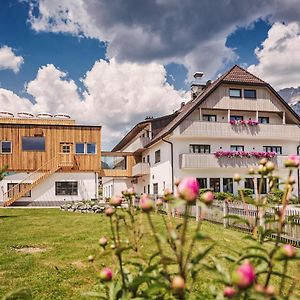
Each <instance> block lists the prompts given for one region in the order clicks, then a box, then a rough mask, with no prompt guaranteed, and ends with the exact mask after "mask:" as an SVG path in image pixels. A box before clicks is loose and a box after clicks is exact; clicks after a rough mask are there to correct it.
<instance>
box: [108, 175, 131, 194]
mask: <svg viewBox="0 0 300 300" xmlns="http://www.w3.org/2000/svg"><path fill="white" fill-rule="evenodd" d="M102 184H103V198H104V199H105V198H110V197H112V196H117V195H122V191H124V190H126V189H128V188H129V187H132V184H131V182H130V179H129V178H125V177H124V178H123V177H122V178H112V177H103V179H102Z"/></svg>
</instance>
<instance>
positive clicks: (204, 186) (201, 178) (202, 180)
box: [197, 177, 208, 189]
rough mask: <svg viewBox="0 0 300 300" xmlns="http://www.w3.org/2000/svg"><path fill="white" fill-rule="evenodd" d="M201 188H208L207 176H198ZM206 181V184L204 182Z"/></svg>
mask: <svg viewBox="0 0 300 300" xmlns="http://www.w3.org/2000/svg"><path fill="white" fill-rule="evenodd" d="M197 181H198V183H199V187H200V189H207V187H208V184H207V178H206V177H197ZM203 183H204V184H203Z"/></svg>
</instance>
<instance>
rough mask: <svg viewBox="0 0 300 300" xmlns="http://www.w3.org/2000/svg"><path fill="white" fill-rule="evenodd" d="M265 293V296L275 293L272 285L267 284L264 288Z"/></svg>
mask: <svg viewBox="0 0 300 300" xmlns="http://www.w3.org/2000/svg"><path fill="white" fill-rule="evenodd" d="M265 294H266V295H267V296H274V294H275V288H274V286H272V285H268V286H267V287H266V288H265Z"/></svg>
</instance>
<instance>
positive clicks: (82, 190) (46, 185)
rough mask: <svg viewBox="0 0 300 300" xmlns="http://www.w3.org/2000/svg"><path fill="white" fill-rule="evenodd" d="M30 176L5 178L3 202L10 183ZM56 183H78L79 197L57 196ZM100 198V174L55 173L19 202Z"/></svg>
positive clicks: (2, 183)
mask: <svg viewBox="0 0 300 300" xmlns="http://www.w3.org/2000/svg"><path fill="white" fill-rule="evenodd" d="M27 176H28V174H27V173H16V174H13V175H10V176H7V177H5V178H4V180H3V181H1V182H0V189H1V191H2V192H1V200H3V192H6V191H7V184H8V183H18V182H20V181H22V180H23V179H25V178H26V177H27ZM56 181H77V182H78V195H74V196H69V195H63V196H56V195H55V182H56ZM97 197H98V174H97V173H90V172H80V173H77V172H76V173H75V172H72V173H55V174H52V175H51V176H50V177H48V178H47V179H46V180H45V181H43V182H41V183H40V184H39V185H37V186H36V187H35V188H33V189H32V190H31V197H23V198H21V199H19V200H17V201H25V202H32V201H78V200H88V199H94V198H97Z"/></svg>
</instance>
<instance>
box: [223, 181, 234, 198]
mask: <svg viewBox="0 0 300 300" xmlns="http://www.w3.org/2000/svg"><path fill="white" fill-rule="evenodd" d="M225 181H228V182H227V183H226V184H225ZM222 183H223V185H222V187H223V192H224V193H231V194H233V178H232V177H225V178H223V180H222ZM225 186H226V187H227V188H228V186H229V189H227V188H226V189H227V190H226V189H225Z"/></svg>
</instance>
